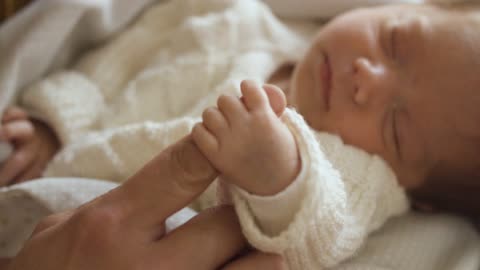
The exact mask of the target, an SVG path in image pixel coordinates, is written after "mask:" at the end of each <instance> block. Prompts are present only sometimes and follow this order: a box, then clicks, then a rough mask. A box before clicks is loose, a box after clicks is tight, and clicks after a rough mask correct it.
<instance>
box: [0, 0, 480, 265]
mask: <svg viewBox="0 0 480 270" xmlns="http://www.w3.org/2000/svg"><path fill="white" fill-rule="evenodd" d="M209 4H211V5H210V6H208V5H209ZM207 6H208V7H207ZM157 20H160V23H159V21H157ZM162 20H163V24H162V23H161V22H162ZM153 26H154V27H153ZM311 27H312V26H311V25H309V24H304V25H302V28H303V30H305V31H302V33H305V32H309V31H310V29H311ZM212 41H215V42H212ZM306 41H307V39H305V38H302V37H300V36H299V34H295V33H293V32H291V31H289V30H288V29H287V28H285V27H284V26H283V25H282V24H281V23H280V22H278V21H277V20H276V19H275V18H274V17H272V16H271V14H270V12H269V11H268V10H267V9H265V7H263V6H262V5H259V4H258V3H257V2H255V1H245V0H243V1H213V0H208V1H201V2H200V1H186V0H184V1H180V0H179V1H171V2H169V3H167V4H164V6H158V7H156V8H152V9H151V10H149V12H147V13H146V15H145V16H143V17H142V19H140V21H139V22H137V23H136V24H135V26H133V27H131V28H129V29H128V30H126V32H124V33H123V34H122V35H120V36H118V37H117V38H116V39H114V40H113V41H112V42H111V43H109V45H106V46H105V47H103V48H100V49H99V50H97V51H94V52H93V53H90V54H88V55H87V56H86V57H85V58H83V60H81V61H80V63H78V64H77V65H75V67H74V68H73V69H72V70H70V71H64V72H58V73H56V74H54V75H51V76H49V77H48V78H47V79H46V80H44V81H42V82H40V83H38V84H36V85H34V86H32V87H31V88H29V90H28V91H27V93H25V95H24V96H23V102H24V104H25V105H28V106H29V108H30V109H31V111H32V112H34V113H36V115H37V116H38V117H42V118H43V119H44V120H46V121H47V122H49V123H50V124H51V125H52V126H54V127H55V129H56V131H57V132H58V133H59V134H61V138H62V142H63V143H65V149H64V150H63V151H62V153H60V155H59V156H58V157H57V158H56V160H55V161H54V162H53V163H52V165H51V166H50V168H49V174H51V175H56V174H57V175H81V176H87V175H91V176H92V177H99V178H104V179H109V180H116V181H122V180H124V179H125V178H126V177H128V175H130V174H131V173H132V172H133V171H135V170H136V169H138V168H139V166H141V165H142V164H144V163H145V162H146V160H148V159H149V158H150V157H151V156H152V155H154V154H155V153H157V152H158V151H159V150H160V149H162V148H163V147H165V146H166V145H168V144H169V143H171V142H173V141H175V140H176V139H177V138H178V137H177V136H178V135H180V134H182V135H183V134H186V133H187V132H188V131H189V130H190V128H191V126H192V124H193V123H194V122H195V121H196V120H197V118H196V117H197V116H198V114H199V113H200V111H201V110H202V109H203V108H204V107H205V106H206V105H209V104H214V102H215V99H216V96H218V94H219V93H223V92H230V93H235V94H238V82H239V80H241V79H243V78H246V77H247V78H256V79H257V80H259V81H260V82H262V81H264V80H265V79H266V77H268V75H269V74H270V73H271V72H272V71H273V70H274V69H275V68H276V67H278V66H279V65H280V64H282V63H284V62H287V61H292V60H296V59H298V57H299V56H300V55H301V54H302V52H303V50H304V49H305V46H306ZM166 45H168V46H170V47H168V46H166ZM190 46H193V48H192V47H190ZM129 60H132V61H133V62H132V63H130V61H129ZM180 71H182V72H183V73H180ZM179 73H180V74H182V75H183V78H182V80H180V81H178V80H174V78H173V77H174V76H175V75H177V74H179ZM168 76H172V78H169V77H168ZM225 78H228V79H225ZM168 79H171V80H168ZM194 80H197V81H195V82H196V83H192V81H194ZM202 80H203V83H201V82H202ZM72 82H74V83H72ZM159 82H162V83H159ZM77 83H78V84H81V85H83V88H79V87H77V85H78V84H77ZM159 88H160V90H159ZM140 90H141V91H140ZM66 91H72V93H74V94H72V95H73V97H75V98H71V97H70V96H69V95H65V94H64V93H63V92H66ZM84 91H85V92H86V93H88V95H85V93H84ZM197 91H199V93H198V96H196V94H197ZM159 92H160V93H162V94H163V96H161V97H158V96H157V94H158V93H159ZM92 94H93V95H95V98H94V102H95V103H94V106H92V104H88V102H90V101H89V99H88V96H89V95H92ZM205 94H207V95H206V97H204V98H202V97H203V96H204V95H205ZM184 99H186V100H187V101H186V102H187V103H186V104H183V101H182V105H183V106H177V105H179V103H178V102H179V100H184ZM55 101H61V102H60V103H59V104H60V105H59V104H58V103H57V102H55ZM141 101H147V102H141ZM160 101H162V105H165V106H164V107H158V104H159V102H160ZM189 102H190V103H189ZM163 103H165V104H163ZM45 104H48V106H47V105H45ZM126 105H128V106H126ZM62 106H67V108H63V107H62ZM84 106H89V107H88V108H89V109H91V110H94V113H91V112H82V108H85V107H84ZM155 106H156V107H155ZM126 107H129V108H133V109H132V110H131V111H126V112H125V111H123V110H122V109H124V108H126ZM57 112H58V113H57ZM157 112H158V114H157ZM62 114H63V115H62ZM145 114H146V115H147V116H148V117H147V119H149V120H151V121H147V122H145V121H143V120H145ZM64 116H65V117H64ZM69 117H72V118H71V119H76V118H77V117H78V119H80V120H79V121H77V120H75V121H72V120H71V119H70V120H68V119H69ZM100 129H102V130H105V131H97V130H100ZM306 130H308V129H305V132H302V134H297V136H296V138H297V140H300V139H302V138H304V137H303V135H304V133H305V134H308V132H307V131H306ZM310 135H311V134H310ZM307 142H308V143H312V142H316V140H312V139H310V140H305V144H301V145H304V147H305V145H307ZM320 147H321V145H318V146H317V148H315V147H313V149H316V150H313V151H314V152H315V151H317V152H321V151H320V150H319V149H321V148H320ZM321 150H323V151H328V149H321ZM317 152H315V153H317ZM302 153H303V154H302V159H305V154H306V153H308V154H312V153H311V152H310V151H303V152H302ZM313 157H315V155H311V156H310V157H309V158H311V159H312V158H313ZM305 160H308V159H305ZM324 161H326V159H324ZM312 169H313V167H312ZM339 170H341V168H339ZM310 171H311V170H305V172H310ZM329 171H330V172H331V173H333V171H334V170H332V168H331V167H330V168H329ZM317 173H320V174H322V173H321V172H317ZM333 174H334V173H333ZM338 177H339V176H338ZM338 177H337V180H338ZM309 179H314V178H308V179H307V178H305V181H298V183H299V185H298V186H297V187H305V186H306V185H307V184H305V183H308V184H309V185H312V186H313V187H315V186H316V187H317V188H318V190H317V189H313V190H312V191H310V190H307V195H308V194H310V196H306V197H309V198H311V199H315V200H324V199H325V200H326V198H325V196H326V197H333V196H334V195H336V193H333V194H327V193H326V195H325V194H322V195H325V196H319V197H316V196H313V195H312V194H314V193H315V192H317V191H318V192H321V191H319V190H337V191H340V192H339V194H340V195H341V196H344V197H345V198H344V197H341V196H340V199H338V198H334V200H333V202H334V203H335V202H340V203H343V204H344V208H345V209H346V210H352V209H353V208H352V209H349V207H351V205H349V203H351V202H349V201H348V200H346V194H347V193H346V192H348V190H347V189H345V188H343V187H341V186H342V184H341V183H342V182H341V181H332V183H330V182H329V181H327V182H328V185H327V186H326V187H321V189H320V187H319V184H318V183H317V184H315V183H316V182H315V181H312V180H309ZM33 183H34V182H33ZM296 183H297V182H296ZM373 183H374V184H375V182H373ZM387 183H388V182H387ZM377 184H378V183H377ZM26 187H28V188H30V186H28V185H26ZM65 188H66V187H65ZM70 188H72V189H70ZM74 188H75V184H71V186H70V187H68V189H70V191H69V192H70V193H72V194H75V193H76V192H75V189H74ZM60 189H61V188H60ZM42 190H45V194H46V195H45V197H46V198H47V200H48V198H49V196H50V195H51V194H56V193H58V192H59V190H58V189H55V188H53V189H52V193H50V188H43V189H42ZM342 190H343V191H342ZM7 194H9V192H1V193H0V197H1V196H6V195H7ZM92 194H93V193H92ZM97 194H98V193H97ZM383 195H385V196H387V194H386V193H385V194H383ZM238 197H239V198H238V199H237V200H238V201H240V200H239V199H241V201H243V202H246V203H247V204H248V203H249V202H250V200H249V198H248V196H245V197H242V198H240V196H238ZM7 201H8V200H7ZM305 201H306V202H309V203H304V202H303V203H300V204H299V207H298V208H297V212H299V213H302V212H305V213H308V211H307V210H311V209H308V207H311V206H312V205H314V204H312V203H311V200H305ZM305 206H306V207H305ZM320 206H321V207H323V205H320ZM359 206H360V207H362V208H365V205H363V204H359ZM302 207H304V208H302ZM382 207H383V206H382ZM237 208H241V205H240V204H237ZM299 209H300V210H299ZM305 209H307V210H305ZM328 209H329V208H327V210H328ZM331 209H334V207H333V206H332V208H331ZM373 209H375V207H373V208H372V209H368V210H371V211H372V212H374V210H373ZM387 209H388V207H387ZM322 210H323V209H322ZM294 212H295V211H294ZM242 213H243V214H242ZM327 213H328V211H327ZM340 213H342V212H340ZM343 213H346V211H344V212H343ZM348 213H350V212H348ZM252 214H253V213H251V212H248V211H245V212H242V209H239V215H240V217H241V219H242V220H243V221H242V224H244V228H245V229H246V235H247V236H248V235H250V236H251V235H252V234H254V233H255V232H258V233H259V234H260V235H263V233H265V232H263V231H262V230H260V228H259V227H258V226H257V225H256V224H253V225H252V226H250V227H248V226H245V220H252V219H253V216H254V215H252ZM381 215H383V214H381ZM304 217H305V215H304V216H303V217H302V218H304ZM288 218H289V219H290V218H291V217H288ZM333 218H334V219H333V220H346V219H342V218H341V217H340V218H339V217H336V216H334V217H333ZM362 218H365V220H367V219H368V217H366V216H365V217H364V216H362ZM370 218H371V219H370V220H377V219H376V217H374V216H370ZM412 219H413V221H412ZM412 219H408V221H407V222H406V224H407V225H406V226H404V223H402V221H401V219H400V222H398V221H397V223H394V224H401V226H402V227H407V228H417V226H418V224H422V220H423V217H419V218H418V217H413V218H412ZM425 219H426V220H427V221H429V220H431V219H429V218H425ZM295 220H301V218H298V219H294V221H295ZM313 220H316V219H313ZM378 220H382V219H381V218H380V219H378ZM439 220H440V222H441V227H442V230H439V231H440V233H437V231H435V232H427V233H426V234H425V235H426V237H427V238H426V239H428V240H429V243H432V244H433V247H432V248H430V249H429V251H428V252H429V253H428V255H429V256H424V257H414V256H415V255H417V254H419V253H415V254H413V253H411V250H412V249H413V250H415V248H416V249H417V250H418V251H424V250H425V248H424V247H425V246H422V245H421V244H418V245H416V246H414V247H413V248H412V247H411V246H408V247H406V246H405V245H403V246H402V245H401V246H400V247H397V246H396V241H399V242H402V241H401V240H402V239H398V238H399V237H406V238H405V239H408V240H410V241H411V242H413V240H414V239H415V238H408V236H409V234H406V235H405V234H404V233H405V232H404V231H399V230H395V229H396V228H397V227H395V226H391V227H390V228H394V229H392V230H387V232H386V233H382V232H378V235H380V237H379V238H380V240H378V241H375V239H378V237H376V236H375V234H374V235H372V238H371V239H373V240H369V241H368V243H367V244H366V245H365V246H364V247H363V248H360V249H359V250H358V252H359V253H358V254H357V256H355V258H354V259H351V260H348V261H345V262H344V263H342V264H340V265H339V266H338V267H337V268H338V269H362V267H363V269H375V267H376V268H378V269H385V268H387V269H439V267H438V261H439V260H441V259H443V258H444V257H441V256H440V255H441V254H444V253H442V252H444V248H447V249H450V248H452V247H454V246H456V245H459V243H462V242H457V241H456V239H455V238H453V237H458V236H461V237H463V238H464V239H469V241H468V242H467V244H466V245H465V246H463V245H462V247H463V248H464V250H465V253H463V254H455V258H453V259H451V260H448V262H450V263H456V262H457V261H458V260H461V261H462V266H467V267H465V268H458V269H477V268H478V266H479V264H478V250H479V246H478V238H477V236H476V234H475V233H474V232H473V230H472V228H471V227H469V226H467V225H465V224H464V223H462V222H458V221H454V222H448V220H449V219H448V218H445V219H439ZM445 220H447V221H445ZM267 221H268V220H267ZM362 222H363V221H362ZM382 222H383V221H382ZM442 222H444V223H442ZM298 223H299V224H300V225H304V224H301V223H300V221H299V222H298ZM380 223H381V222H380ZM426 223H427V224H430V223H429V222H426ZM372 224H373V223H372ZM307 225H308V224H307ZM309 225H310V226H313V224H309ZM327 226H328V224H327ZM266 227H268V226H266ZM333 227H335V226H333ZM360 227H362V226H360ZM365 227H368V228H375V226H373V227H372V226H371V224H368V225H366V226H363V227H362V228H365ZM296 228H300V230H301V228H305V227H302V226H300V227H296ZM329 228H332V226H330V227H329ZM340 228H342V226H340ZM249 229H251V231H250V233H249V232H248V230H249ZM281 229H282V228H280V230H281ZM308 229H311V228H308ZM314 230H315V228H313V231H314ZM367 231H368V230H367ZM407 231H408V230H407ZM286 232H287V233H286V234H289V235H293V236H296V234H295V233H292V230H291V229H290V228H287V230H286ZM299 233H301V234H300V235H305V232H303V231H299ZM408 233H412V232H411V231H408ZM323 234H327V235H325V237H326V238H324V239H329V237H332V236H331V235H328V232H323ZM334 235H335V234H334ZM337 235H342V234H337ZM263 237H265V240H266V241H269V240H275V239H268V237H269V236H268V235H263ZM333 237H335V236H333ZM382 237H383V238H382ZM249 238H250V240H251V241H252V239H253V238H252V237H249ZM463 238H461V239H462V240H463ZM330 239H332V238H330ZM359 239H362V237H359ZM289 240H292V241H293V242H295V241H297V240H298V239H289ZM300 240H302V239H300ZM254 241H255V240H253V241H252V242H254ZM371 243H372V244H371ZM402 243H404V242H402ZM304 244H305V245H308V244H307V243H304ZM338 244H339V243H328V245H330V246H331V245H338ZM340 244H341V243H340ZM267 245H268V243H267ZM354 248H355V247H354ZM372 250H375V252H371V251H372ZM342 251H343V250H342ZM290 254H291V253H289V254H287V256H290ZM392 254H393V255H397V254H402V255H403V254H405V255H403V256H400V259H397V260H395V259H393V260H391V261H393V262H390V261H389V260H387V259H389V256H392ZM465 254H467V255H465ZM315 255H318V254H315ZM328 255H331V254H327V255H325V256H328ZM305 256H306V257H309V256H308V254H305ZM291 257H292V258H295V256H291ZM296 257H298V255H297V256H296ZM309 258H311V256H310V257H309ZM395 258H396V257H395ZM322 259H324V258H322ZM330 259H331V258H327V259H326V260H327V261H328V260H330ZM390 259H391V258H390ZM300 261H301V260H299V263H300ZM328 262H329V263H330V262H331V261H328ZM407 262H408V263H407ZM405 265H408V266H411V267H409V268H403V266H405ZM442 265H445V264H442ZM469 267H471V268H469ZM305 269H307V268H305Z"/></svg>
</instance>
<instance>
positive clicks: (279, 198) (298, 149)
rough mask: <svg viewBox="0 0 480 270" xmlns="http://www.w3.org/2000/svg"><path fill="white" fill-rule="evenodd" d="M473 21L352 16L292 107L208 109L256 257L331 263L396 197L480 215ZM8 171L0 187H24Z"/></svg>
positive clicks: (209, 136) (206, 139)
mask: <svg viewBox="0 0 480 270" xmlns="http://www.w3.org/2000/svg"><path fill="white" fill-rule="evenodd" d="M475 16H476V15H475V14H474V12H473V11H468V10H460V9H454V10H451V9H444V8H441V7H433V6H410V5H405V6H386V7H380V8H371V9H365V10H358V11H353V12H350V13H347V14H345V15H343V16H341V17H338V18H337V19H335V20H333V21H332V22H331V23H329V24H328V25H327V26H325V27H324V28H322V30H321V31H320V32H319V34H318V36H317V37H316V38H315V39H314V41H313V44H312V46H311V48H310V50H309V51H308V52H307V54H306V55H305V57H304V58H303V59H302V60H301V61H300V62H299V63H297V65H296V66H295V70H294V72H293V75H292V77H291V81H290V82H289V84H288V86H289V87H288V88H285V89H284V90H286V92H287V96H288V102H286V101H285V98H284V96H283V95H282V93H281V92H279V89H278V88H276V87H273V86H271V85H265V86H264V87H263V89H261V87H258V86H256V85H255V84H253V83H252V82H248V81H246V82H243V83H242V85H241V90H242V94H243V97H242V99H237V98H235V97H232V96H222V97H221V98H220V99H219V100H218V106H217V107H216V108H209V109H207V110H206V111H205V112H204V113H203V115H202V118H203V122H202V123H201V124H197V125H196V126H195V127H194V129H193V131H192V135H193V137H194V139H195V141H196V143H197V145H198V146H199V148H200V149H201V150H202V152H203V153H204V154H205V156H206V157H207V158H208V159H209V160H210V161H211V162H212V163H213V164H214V166H215V167H216V168H217V169H218V170H219V171H220V172H221V174H222V179H223V180H224V181H225V182H226V183H229V186H228V188H229V193H231V195H232V196H233V198H232V199H233V202H234V203H235V207H236V208H237V210H238V213H239V218H240V221H241V223H242V227H243V229H244V232H245V234H246V236H247V238H248V239H249V241H250V242H251V243H252V244H253V245H254V246H255V247H257V248H259V249H261V250H265V251H272V252H278V253H282V254H283V255H285V257H286V258H287V260H288V263H289V264H290V266H291V269H319V268H320V269H321V268H325V267H333V266H335V265H338V264H339V263H341V262H342V261H344V260H346V259H347V258H350V257H351V256H353V255H354V253H355V252H356V251H357V250H358V248H359V247H360V246H361V244H362V243H363V240H364V239H365V237H366V236H367V235H368V233H370V232H372V231H373V230H375V229H377V228H379V227H380V226H381V224H383V223H384V222H385V220H386V219H387V218H389V217H391V216H393V215H396V214H400V213H402V212H404V211H405V210H406V209H407V200H406V197H405V196H404V195H405V193H404V190H403V189H405V190H406V191H407V192H408V193H409V194H411V197H412V201H413V202H414V204H416V205H419V206H422V207H423V208H438V209H442V210H443V209H445V210H452V211H454V212H457V213H462V214H468V215H477V216H478V214H479V213H480V211H478V210H479V204H478V203H477V200H478V199H477V198H478V196H477V194H475V193H476V188H475V187H476V186H477V185H476V183H477V182H478V179H480V176H479V175H478V174H479V173H480V169H479V165H478V162H479V161H478V160H480V159H479V158H478V157H479V155H480V149H479V148H480V147H479V144H480V142H479V141H480V139H479V138H480V129H479V128H478V125H477V123H476V122H477V121H475V120H476V119H480V109H478V108H480V106H478V105H479V104H480V94H478V93H477V91H478V90H477V87H478V85H480V81H477V72H476V68H475V67H477V66H478V63H477V61H476V59H477V57H476V56H477V54H478V52H477V51H478V48H476V44H478V43H479V42H477V38H478V37H480V36H479V35H478V33H476V29H478V26H479V25H480V24H479V23H478V22H477V20H478V19H477V18H476V17H475ZM284 75H285V77H283V76H280V77H281V78H280V80H289V78H290V76H289V74H284ZM286 103H289V105H291V106H293V107H294V108H295V110H296V111H297V112H298V114H297V113H296V112H294V111H292V110H290V109H287V110H285V112H283V111H284V109H285V104H286ZM282 112H283V113H282ZM300 115H301V116H302V117H300ZM278 116H281V117H280V118H279V117H278ZM13 119H14V118H12V119H7V120H5V119H4V122H5V123H7V122H9V123H11V122H14V121H15V120H13ZM19 119H23V118H22V117H19ZM307 124H308V126H307ZM10 126H11V125H10ZM40 127H42V126H40ZM12 129H13V128H12ZM36 130H37V129H36ZM38 130H39V131H40V133H39V134H46V135H45V136H46V137H48V138H50V139H48V140H39V141H40V142H42V141H47V142H50V143H49V144H48V145H49V147H43V148H42V147H40V146H39V147H36V148H34V147H33V146H32V147H31V148H29V149H30V152H32V151H33V152H35V153H39V152H38V151H39V150H38V149H56V148H58V142H57V141H56V140H55V139H51V138H52V134H51V133H48V132H44V129H42V128H39V129H38ZM29 134H31V133H29ZM35 134H37V133H36V132H35ZM35 134H34V136H33V138H35V137H37V135H35ZM332 134H336V135H337V136H335V135H332ZM17 135H18V134H17ZM8 136H9V137H8V138H5V137H6V136H5V137H4V138H3V139H7V140H10V139H11V136H12V133H9V135H8ZM42 136H43V135H42ZM18 137H21V136H17V138H18ZM28 138H29V139H30V138H32V137H31V136H29V137H28ZM339 138H341V140H340V139H339ZM19 141H20V142H23V141H28V140H23V141H22V140H19ZM19 145H24V144H16V146H17V148H16V151H17V153H18V151H19V149H20V148H19V147H18V146H19ZM352 146H353V147H352ZM46 152H47V153H48V154H49V157H51V155H52V154H51V153H52V151H51V150H48V151H46ZM41 153H43V152H41ZM13 156H15V154H14V155H13ZM379 157H381V158H379ZM32 160H34V159H32ZM42 160H46V159H42ZM10 161H12V160H9V161H7V163H6V164H5V167H4V168H2V170H1V173H0V185H1V184H3V183H1V181H2V179H18V181H23V180H24V179H26V178H31V177H23V176H25V175H27V176H29V175H28V173H27V174H25V173H22V172H19V171H18V170H14V169H12V168H13V167H14V165H9V164H13V162H10ZM384 161H385V162H384ZM25 163H27V162H25ZM28 164H29V165H26V166H25V167H26V168H32V167H33V168H43V167H44V164H40V165H36V166H33V165H32V166H30V164H34V163H28ZM239 164H241V166H239ZM387 164H388V166H387ZM7 176H11V177H7ZM14 181H17V180H14ZM400 187H402V188H403V189H402V188H400ZM244 213H247V214H244ZM252 217H254V218H252Z"/></svg>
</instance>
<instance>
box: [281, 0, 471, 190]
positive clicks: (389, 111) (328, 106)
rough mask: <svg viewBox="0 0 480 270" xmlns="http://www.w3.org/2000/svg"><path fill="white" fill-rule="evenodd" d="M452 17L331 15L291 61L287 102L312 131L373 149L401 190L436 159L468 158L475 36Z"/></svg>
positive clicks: (427, 12) (418, 12)
mask: <svg viewBox="0 0 480 270" xmlns="http://www.w3.org/2000/svg"><path fill="white" fill-rule="evenodd" d="M452 14H453V13H451V12H447V11H445V10H440V9H438V8H433V7H417V6H409V5H406V6H387V7H381V8H369V9H364V10H358V11H353V12H350V13H347V14H345V15H343V16H341V17H338V18H337V19H335V20H333V21H332V22H331V23H329V24H328V25H327V26H325V27H324V28H323V29H322V30H321V31H320V32H319V34H318V36H317V37H316V38H315V40H314V43H313V45H312V47H311V49H310V50H309V51H308V53H307V54H306V56H305V58H304V59H303V60H302V61H301V62H300V63H299V64H298V66H297V68H296V70H295V72H294V76H293V81H292V85H291V87H292V89H291V90H292V92H291V93H292V95H291V97H290V98H291V99H292V103H293V105H294V106H295V107H296V108H297V110H298V111H299V113H301V114H302V115H303V116H304V117H305V119H306V121H307V122H308V123H309V124H310V126H312V127H313V128H314V129H317V130H321V131H327V132H332V133H336V134H338V135H340V136H341V137H342V138H343V140H344V141H345V142H346V143H348V144H351V145H355V146H357V147H360V148H362V149H364V150H366V151H368V152H370V153H374V154H378V155H380V156H382V157H383V158H384V159H385V160H386V161H387V162H388V163H389V164H390V165H391V166H392V168H393V169H394V171H395V172H396V173H397V176H398V178H399V181H400V183H401V184H402V185H403V186H405V187H406V188H413V187H415V186H418V185H420V184H421V182H422V181H423V179H424V178H425V176H426V174H427V172H428V171H429V169H430V168H432V167H433V166H435V165H438V164H439V163H441V162H457V163H459V164H461V163H462V162H465V160H467V161H468V160H469V159H473V158H476V159H478V157H479V155H480V154H479V153H476V152H473V151H472V150H471V149H472V148H471V147H469V145H470V144H469V143H471V142H470V141H469V140H470V139H471V138H473V137H475V136H477V137H478V136H479V135H480V125H479V124H478V123H479V120H478V119H480V76H479V75H478V74H479V73H478V72H479V70H480V69H479V68H480V49H478V50H477V51H475V50H474V47H475V46H473V44H475V43H477V44H478V43H480V42H479V41H480V40H479V39H476V40H475V38H473V37H472V36H471V35H470V36H469V35H468V33H469V32H472V33H473V32H474V31H475V30H473V28H472V27H471V26H469V25H468V24H467V23H465V21H464V19H463V17H461V16H453V15H452ZM476 31H478V30H476ZM476 36H478V34H476ZM477 46H478V45H477ZM479 48H480V47H479Z"/></svg>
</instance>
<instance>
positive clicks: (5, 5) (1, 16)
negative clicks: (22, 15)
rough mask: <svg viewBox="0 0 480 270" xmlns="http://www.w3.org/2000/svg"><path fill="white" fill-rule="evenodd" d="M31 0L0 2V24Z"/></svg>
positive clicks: (6, 0)
mask: <svg viewBox="0 0 480 270" xmlns="http://www.w3.org/2000/svg"><path fill="white" fill-rule="evenodd" d="M30 2H32V0H0V23H1V22H3V21H5V20H6V19H7V18H9V17H11V16H12V15H13V14H15V13H16V12H17V11H19V10H21V9H22V8H23V7H25V6H26V5H28V4H29V3H30Z"/></svg>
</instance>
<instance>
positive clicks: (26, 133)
mask: <svg viewBox="0 0 480 270" xmlns="http://www.w3.org/2000/svg"><path fill="white" fill-rule="evenodd" d="M0 141H4V142H5V141H7V142H9V143H10V144H12V145H13V147H14V150H13V153H11V154H10V156H9V157H8V158H7V159H6V160H5V162H3V163H2V164H1V167H0V186H5V185H10V184H15V183H20V182H24V181H27V180H31V179H34V178H38V177H40V176H41V174H42V172H43V170H44V169H45V167H46V165H47V163H48V162H49V161H50V160H51V159H52V157H53V155H55V153H56V152H57V150H58V148H59V143H58V140H57V138H56V137H55V135H54V134H53V132H52V131H51V130H50V129H49V128H48V127H47V126H46V125H44V124H42V123H40V122H38V121H35V120H30V119H29V118H28V115H27V113H26V112H25V111H24V110H22V109H20V108H17V107H11V108H8V109H7V110H6V111H5V113H4V114H3V117H2V126H1V127H0Z"/></svg>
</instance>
